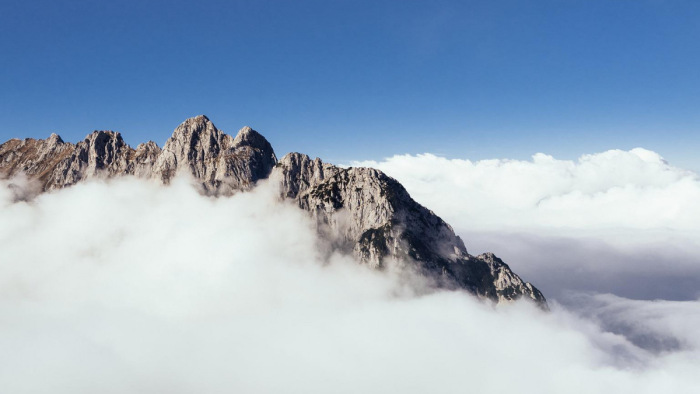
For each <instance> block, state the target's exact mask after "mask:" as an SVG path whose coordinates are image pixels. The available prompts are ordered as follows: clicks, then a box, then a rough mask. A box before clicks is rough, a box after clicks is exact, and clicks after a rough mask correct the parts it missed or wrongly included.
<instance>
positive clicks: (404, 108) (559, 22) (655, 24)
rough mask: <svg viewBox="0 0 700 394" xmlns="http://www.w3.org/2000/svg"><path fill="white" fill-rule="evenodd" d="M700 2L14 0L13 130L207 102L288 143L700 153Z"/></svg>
mask: <svg viewBox="0 0 700 394" xmlns="http://www.w3.org/2000/svg"><path fill="white" fill-rule="evenodd" d="M698 43H700V2H697V1H680V0H679V1H674V0H634V1H625V0H617V1H590V0H586V1H584V0H580V1H579V0H552V1H547V0H542V1H518V0H504V1H430V2H428V1H423V2H414V1H198V2H186V1H175V0H169V1H109V2H107V1H32V2H27V1H17V0H2V1H1V2H0V53H1V54H2V56H0V70H2V72H1V73H0V116H2V118H3V119H4V120H3V122H2V125H1V126H0V139H2V140H3V141H4V140H6V139H8V138H11V137H40V138H44V137H46V136H47V135H48V134H49V133H51V132H57V133H59V134H60V135H61V136H63V138H64V139H65V140H68V141H73V142H75V141H77V140H79V139H82V138H83V137H84V136H85V135H86V134H87V133H89V132H90V131H92V130H94V129H111V130H117V131H121V132H122V133H123V134H124V137H125V139H126V141H127V142H128V143H130V144H131V145H133V146H135V145H136V144H138V143H139V142H142V141H145V140H148V139H151V140H154V141H156V142H157V143H158V144H159V145H162V144H163V143H164V142H165V140H166V138H167V137H168V136H169V135H170V134H171V133H172V130H173V129H174V128H175V127H176V126H177V125H178V124H179V123H180V122H181V121H183V120H184V119H185V118H187V117H190V116H195V115H198V114H206V115H208V116H209V118H210V119H212V121H213V122H214V123H215V124H216V125H217V126H218V127H219V128H221V129H223V130H224V131H226V132H228V133H235V132H236V130H237V129H239V128H240V127H242V126H243V125H250V126H251V127H253V128H255V129H257V130H258V131H260V132H261V133H262V134H264V135H265V136H266V137H267V138H268V139H269V140H270V142H271V143H272V144H273V146H274V147H275V150H276V151H277V153H278V155H279V156H281V155H283V154H284V153H286V152H289V151H301V152H305V153H308V154H310V155H312V156H321V157H322V158H324V159H326V160H329V161H335V162H347V161H349V160H365V159H381V158H383V157H386V156H390V155H393V154H399V153H422V152H432V153H435V154H438V155H443V156H447V157H459V158H469V159H482V158H493V157H501V158H504V157H509V158H527V157H529V156H530V155H532V154H533V153H536V152H544V153H548V154H552V155H554V156H556V157H559V158H575V157H577V156H578V155H580V154H583V153H593V152H599V151H603V150H607V149H612V148H621V149H630V148H634V147H637V146H641V147H645V148H647V149H651V150H654V151H657V152H659V153H660V154H662V155H663V156H664V157H666V158H667V159H668V160H669V161H671V163H672V164H676V165H679V166H684V167H686V168H692V169H695V170H700V158H699V157H698V155H697V154H696V151H697V148H698V147H699V146H700V133H699V131H700V98H699V97H700V96H699V95H700V93H699V92H700V71H699V70H700V44H698Z"/></svg>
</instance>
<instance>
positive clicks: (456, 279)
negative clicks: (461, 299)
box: [271, 153, 546, 305]
mask: <svg viewBox="0 0 700 394" xmlns="http://www.w3.org/2000/svg"><path fill="white" fill-rule="evenodd" d="M271 179H273V180H274V181H276V182H278V183H279V184H280V188H281V192H282V195H283V196H284V197H287V198H291V199H294V200H295V201H296V202H297V204H298V205H299V206H300V207H301V208H302V209H304V210H307V211H309V213H310V214H311V216H312V217H313V218H314V219H315V221H316V223H317V227H318V229H319V231H320V232H321V233H322V234H327V236H326V238H328V239H330V240H331V242H332V243H333V245H334V246H335V248H338V249H341V250H343V251H345V252H348V253H353V254H354V255H355V257H356V258H357V259H358V260H359V261H360V262H362V263H365V264H368V265H370V266H372V267H375V268H380V269H381V268H383V267H384V266H385V265H386V264H389V263H391V264H410V265H411V268H414V269H416V270H417V271H419V272H420V273H421V274H424V275H427V276H430V277H432V278H435V279H436V280H437V282H438V284H439V285H440V286H442V287H448V288H463V289H467V290H469V291H471V292H472V293H475V294H477V295H479V296H482V297H485V298H489V299H492V300H494V301H499V302H500V301H510V300H515V299H518V298H521V297H527V298H531V299H533V300H535V301H537V302H538V303H540V304H542V305H545V304H546V301H545V298H544V296H543V295H542V293H540V292H539V290H537V289H536V288H535V287H534V286H532V285H531V284H529V283H526V282H524V281H523V280H522V279H521V278H520V277H519V276H518V275H516V274H515V273H514V272H513V271H511V269H510V268H509V267H508V265H506V264H505V263H503V261H501V260H500V259H498V258H497V257H495V256H494V255H493V254H484V255H480V256H471V255H469V253H467V249H466V247H465V246H464V242H463V241H462V239H461V238H460V237H459V236H457V235H455V233H454V231H453V230H452V228H451V227H450V226H449V225H448V224H447V223H445V222H444V221H443V220H442V219H440V218H439V217H438V216H437V215H435V214H434V213H433V212H432V211H430V210H428V209H427V208H425V207H423V206H422V205H420V204H418V203H417V202H415V201H414V200H413V199H412V198H411V197H410V195H409V194H408V192H407V191H406V189H404V187H403V186H402V185H401V184H400V183H399V182H397V181H396V180H395V179H393V178H391V177H389V176H387V175H386V174H384V173H382V172H381V171H379V170H376V169H372V168H340V167H336V166H333V165H329V164H325V163H323V162H322V161H321V160H320V159H318V158H317V159H315V160H311V159H310V158H309V157H308V156H306V155H303V154H299V153H290V154H288V155H286V156H285V157H283V158H282V159H281V160H280V162H279V163H277V165H276V166H275V169H274V170H273V171H272V174H271Z"/></svg>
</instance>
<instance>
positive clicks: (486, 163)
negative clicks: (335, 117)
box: [353, 148, 700, 233]
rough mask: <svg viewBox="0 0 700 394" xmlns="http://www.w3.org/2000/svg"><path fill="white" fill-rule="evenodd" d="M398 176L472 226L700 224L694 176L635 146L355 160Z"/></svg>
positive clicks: (452, 218)
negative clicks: (561, 154)
mask: <svg viewBox="0 0 700 394" xmlns="http://www.w3.org/2000/svg"><path fill="white" fill-rule="evenodd" d="M353 165H355V166H369V167H375V168H379V169H381V170H383V171H384V172H386V173H387V174H389V175H391V176H393V177H395V178H396V179H398V180H399V181H400V182H401V183H403V185H404V186H405V187H406V188H407V190H408V191H409V192H410V193H411V194H412V196H413V197H414V198H415V199H416V200H417V201H418V202H420V203H422V204H424V205H426V206H428V207H430V208H431V209H433V210H435V211H436V212H437V213H438V214H439V215H441V216H444V217H445V218H446V219H447V220H448V222H454V223H457V224H459V225H465V226H466V225H468V226H469V227H468V228H470V229H474V230H488V229H498V230H503V229H506V228H507V229H511V230H518V229H527V230H528V231H532V230H538V231H540V232H547V233H553V232H559V231H561V229H562V228H564V229H570V230H568V231H573V229H575V230H576V231H580V230H582V229H583V230H586V229H593V230H596V231H601V230H605V229H620V228H623V229H625V228H628V229H635V230H637V229H672V230H678V231H692V232H698V231H699V230H700V206H698V204H696V201H698V199H700V179H698V176H697V174H695V173H693V172H690V171H686V170H683V169H680V168H676V167H673V166H671V165H669V164H668V163H666V161H664V160H663V158H662V157H661V156H659V155H658V154H656V153H654V152H651V151H648V150H645V149H641V148H637V149H633V150H631V151H620V150H610V151H607V152H603V153H598V154H592V155H584V156H582V157H581V158H579V159H578V161H576V162H574V161H570V160H557V159H555V158H553V157H552V156H548V155H545V154H542V153H538V154H536V155H534V156H533V157H532V160H531V161H519V160H507V159H499V160H482V161H477V162H472V161H469V160H460V159H446V158H443V157H437V156H435V155H432V154H423V155H417V156H411V155H402V156H394V157H391V158H388V159H386V160H384V161H382V162H374V161H368V162H355V163H353Z"/></svg>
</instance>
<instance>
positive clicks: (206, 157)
mask: <svg viewBox="0 0 700 394" xmlns="http://www.w3.org/2000/svg"><path fill="white" fill-rule="evenodd" d="M177 173H186V174H191V175H192V177H193V179H194V180H195V181H196V182H197V183H198V184H199V185H200V186H201V190H202V192H203V193H205V194H208V195H217V196H218V195H231V194H233V193H235V192H238V191H242V190H248V189H250V188H252V187H253V186H254V185H255V183H256V182H257V181H258V180H261V179H266V178H270V179H271V180H272V181H273V182H276V183H278V184H279V186H280V192H281V194H282V197H283V198H287V199H292V200H294V201H295V202H296V204H297V205H298V206H299V207H300V208H302V209H304V210H306V211H308V212H309V214H310V215H311V217H312V218H313V219H314V220H315V222H316V224H317V228H318V232H319V234H321V236H323V237H324V238H325V239H327V240H328V241H329V242H330V243H331V245H332V246H333V248H334V249H335V250H340V251H344V252H347V253H352V254H353V255H354V256H355V257H356V258H357V260H358V261H360V262H361V263H363V264H368V265H370V266H371V267H374V268H377V269H382V268H383V267H385V266H386V265H387V264H389V263H395V264H404V265H410V268H413V269H414V270H416V271H418V272H420V273H422V274H424V275H427V276H430V277H431V278H434V279H435V280H436V283H437V285H438V286H440V287H445V288H461V289H465V290H468V291H470V292H472V293H474V294H476V295H478V296H480V297H483V298H487V299H491V300H494V301H497V302H503V301H511V300H515V299H518V298H521V297H526V298H530V299H532V300H534V301H536V302H537V303H539V304H540V305H541V306H542V307H543V308H546V301H545V298H544V296H543V295H542V293H540V291H539V290H537V289H536V288H535V287H534V286H532V285H531V284H530V283H526V282H524V281H522V280H521V279H520V277H519V276H518V275H516V274H515V273H513V271H512V270H511V269H510V268H509V267H508V265H507V264H505V263H504V262H503V261H501V260H500V259H499V258H497V257H496V256H494V255H493V254H490V253H487V254H483V255H480V256H471V255H470V254H469V253H467V249H466V247H465V246H464V242H462V240H461V239H460V238H459V237H458V236H457V235H455V233H454V231H453V230H452V228H451V227H450V226H449V225H448V224H447V223H445V222H444V221H443V220H442V219H440V218H439V217H438V216H437V215H435V214H434V213H433V212H432V211H430V210H428V209H427V208H425V207H423V206H422V205H420V204H418V203H417V202H415V201H414V200H413V199H412V198H411V197H410V195H409V194H408V192H407V191H406V189H404V187H403V186H401V184H400V183H399V182H397V181H396V180H395V179H393V178H391V177H389V176H387V175H385V174H384V173H382V172H381V171H378V170H375V169H372V168H340V167H336V166H334V165H331V164H327V163H323V162H322V161H321V160H320V159H318V158H317V159H315V160H311V159H310V158H309V157H308V156H306V155H303V154H299V153H290V154H288V155H286V156H285V157H283V158H282V159H281V160H280V161H279V162H277V158H276V156H275V153H274V151H273V149H272V146H271V145H270V143H269V142H268V141H267V140H266V139H265V138H264V137H263V136H262V135H260V134H259V133H258V132H256V131H255V130H253V129H251V128H250V127H244V128H242V129H241V130H240V131H239V132H238V134H237V135H236V137H235V138H234V137H231V136H230V135H227V134H225V133H223V132H221V131H220V130H218V129H217V128H216V127H215V126H214V124H213V123H212V122H211V121H210V120H209V119H208V118H207V117H206V116H203V115H200V116H197V117H194V118H190V119H187V120H186V121H185V122H183V123H182V124H181V125H180V126H178V127H177V128H176V129H175V131H174V132H173V135H172V136H171V137H170V138H169V139H168V140H167V141H166V143H165V145H164V147H163V149H161V148H159V147H158V146H157V145H156V144H155V143H154V142H152V141H149V142H147V143H143V144H140V145H139V146H138V147H137V148H136V149H135V150H134V149H133V148H131V147H130V146H129V145H127V144H125V143H124V141H123V139H122V137H121V135H120V134H119V133H116V132H112V131H95V132H93V133H92V134H90V135H88V136H87V137H86V138H85V139H84V140H83V141H80V142H78V143H77V144H75V145H73V144H70V143H66V142H64V141H63V140H61V138H60V137H59V136H57V135H56V134H52V135H51V136H50V137H49V138H48V139H46V140H34V139H25V140H17V139H12V140H9V141H7V142H5V143H4V144H2V145H0V176H1V177H4V178H9V177H14V176H18V175H20V174H23V175H25V176H27V177H28V178H29V179H32V180H35V181H36V182H37V183H38V184H39V185H40V187H41V190H42V191H48V190H54V189H60V188H63V187H66V186H70V185H73V184H75V183H77V182H80V181H83V180H88V179H94V178H111V177H116V176H123V175H133V176H137V177H140V178H149V179H155V180H159V181H161V182H163V183H164V184H168V183H169V182H170V181H171V179H172V178H173V177H174V176H175V174H177Z"/></svg>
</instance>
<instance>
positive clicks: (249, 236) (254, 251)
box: [0, 150, 700, 393]
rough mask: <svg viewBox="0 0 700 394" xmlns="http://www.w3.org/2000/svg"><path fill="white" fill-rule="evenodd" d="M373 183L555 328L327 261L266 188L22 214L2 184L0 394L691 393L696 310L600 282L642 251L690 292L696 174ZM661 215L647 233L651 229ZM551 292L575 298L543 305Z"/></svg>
mask: <svg viewBox="0 0 700 394" xmlns="http://www.w3.org/2000/svg"><path fill="white" fill-rule="evenodd" d="M616 156H617V157H618V158H616ZM634 157H638V159H635V158H634ZM431 163H432V164H431ZM605 163H610V164H608V165H607V166H606V164H605ZM621 163H626V164H625V165H626V167H620V165H621ZM372 164H373V165H376V166H377V167H379V168H381V169H383V170H385V171H386V172H388V173H389V174H390V175H392V176H394V177H396V178H398V179H399V180H400V181H402V182H404V184H405V185H406V187H407V189H408V190H409V192H411V194H412V195H413V196H414V197H415V198H416V199H417V200H418V201H419V202H421V203H423V204H425V205H426V206H428V207H430V208H431V209H434V210H435V211H436V213H438V214H439V215H441V216H443V218H445V219H446V220H448V222H451V223H452V224H453V226H454V227H455V229H456V230H457V232H458V233H459V234H460V235H462V236H463V238H464V239H465V242H466V244H467V247H468V248H470V249H471V251H472V252H478V251H479V250H475V249H478V248H486V247H488V248H489V249H490V250H492V251H494V252H496V254H497V255H500V256H502V257H504V258H506V261H507V262H508V263H510V264H511V266H512V268H513V269H514V270H515V271H516V272H518V273H521V274H523V276H524V277H525V279H527V280H530V281H532V282H533V283H534V284H535V285H537V286H539V287H540V288H542V289H543V290H544V291H545V295H546V296H549V299H550V306H551V309H552V310H551V312H543V311H541V310H539V309H538V308H536V307H535V306H533V305H532V304H530V303H528V302H518V303H514V304H510V305H502V306H499V307H494V306H492V305H490V304H488V303H484V302H481V301H479V300H477V299H475V298H474V297H472V296H470V295H469V294H466V293H463V292H448V291H427V290H426V288H425V287H424V286H423V284H422V282H421V281H420V279H419V278H415V277H411V276H410V275H406V274H404V273H396V272H377V271H373V270H370V269H367V268H366V267H364V266H360V265H358V264H356V263H355V262H354V261H353V260H352V259H351V258H350V257H348V256H342V255H330V256H329V255H328V253H327V248H326V245H324V243H323V240H320V239H319V238H318V237H317V236H316V234H315V230H314V228H313V226H312V223H311V222H310V220H309V218H308V217H307V216H306V215H305V213H304V212H303V211H301V210H299V209H298V208H296V207H295V206H294V205H292V204H291V203H288V202H281V201H279V199H278V193H277V191H276V190H275V188H274V186H273V185H271V184H267V183H263V184H261V185H260V186H258V187H257V188H256V189H255V190H253V191H252V192H247V193H239V194H237V195H235V196H233V197H230V198H211V197H206V196H202V195H200V194H199V193H197V191H196V190H195V188H194V187H192V186H191V185H190V184H189V182H188V181H187V180H186V179H178V180H176V181H175V182H174V183H173V184H172V185H170V186H167V187H164V186H160V185H156V184H154V183H151V182H148V181H143V180H136V179H132V178H123V179H118V180H114V181H110V182H91V183H85V184H79V185H76V186H74V187H71V188H68V189H64V190H61V191H58V192H53V193H47V194H42V195H39V196H37V197H36V198H33V199H30V200H29V201H22V200H20V201H17V196H18V188H17V186H14V187H9V185H10V184H11V183H12V182H14V183H15V184H17V181H12V182H10V181H0V182H2V183H1V184H0V349H3V351H2V352H0V366H2V367H1V368H0V388H1V390H0V391H2V392H8V393H25V392H26V393H29V392H31V393H94V392H99V393H111V392H114V393H123V392H136V393H139V392H148V393H153V392H168V393H191V392H202V393H218V392H222V393H224V392H225V393H231V392H236V393H248V392H254V393H280V392H284V393H321V392H323V393H326V392H333V393H357V392H366V393H375V392H377V393H379V392H382V393H384V392H406V393H413V392H416V393H417V392H421V393H424V392H440V393H443V392H444V393H452V392H454V393H464V392H479V393H502V392H512V391H518V392H526V393H530V392H532V393H562V392H566V393H600V392H615V393H646V392H673V393H697V392H699V390H700V375H698V374H697V371H698V368H700V335H699V334H698V331H697V327H698V324H700V301H698V300H697V297H696V296H697V293H695V294H693V295H692V296H691V293H692V292H690V290H684V291H680V292H675V293H674V292H673V291H671V293H673V294H674V297H668V298H667V299H665V300H659V299H657V300H655V299H656V298H664V297H654V296H653V294H652V292H651V291H646V292H643V293H644V294H645V296H644V297H632V296H630V295H628V294H625V293H624V291H622V292H616V291H613V290H611V291H599V290H600V289H599V285H597V284H596V283H595V282H596V281H598V280H600V278H604V277H607V276H609V277H610V278H611V279H610V280H609V282H610V288H614V287H615V286H618V285H619V286H621V288H624V283H623V282H624V280H623V279H624V278H622V277H621V276H620V275H621V273H624V272H626V270H630V268H631V267H630V265H632V264H633V263H630V262H626V261H617V260H614V259H613V260H605V259H612V258H613V257H615V256H618V257H619V256H623V257H624V256H628V257H630V258H640V259H641V257H642V256H641V254H642V253H641V252H640V253H637V252H636V251H635V248H637V247H645V248H646V249H643V250H644V251H646V252H645V253H652V255H653V253H659V255H663V256H667V257H665V260H661V263H663V264H667V265H668V266H667V267H666V269H667V270H669V271H670V272H676V273H677V274H678V275H681V276H682V275H685V277H686V278H687V279H688V278H689V280H690V281H691V282H692V281H693V280H696V279H697V276H695V275H696V273H697V262H698V260H692V259H691V260H686V261H676V260H674V259H672V258H671V257H673V256H681V255H683V254H686V255H687V256H688V257H689V258H697V256H698V254H697V253H696V252H697V249H696V248H695V245H694V243H693V242H692V241H693V240H692V235H693V234H695V231H696V229H695V228H694V222H693V220H692V218H690V219H689V218H688V217H687V216H685V215H697V214H698V211H697V208H694V207H693V206H692V204H691V203H690V198H692V196H693V193H697V190H700V188H698V180H697V177H696V176H695V175H694V174H692V173H689V172H685V171H682V170H680V169H675V168H673V167H670V166H668V165H667V164H666V163H664V162H663V160H661V158H660V157H658V155H655V154H653V153H652V152H648V151H642V150H635V151H631V152H617V151H615V152H612V153H611V152H606V153H603V154H600V155H592V156H587V157H584V158H582V159H581V160H579V162H565V161H557V160H555V159H553V158H550V157H545V156H542V155H538V156H536V157H535V158H534V159H533V161H532V162H516V161H489V162H477V163H471V162H468V161H452V160H446V159H441V158H437V157H435V156H430V155H422V156H397V157H395V158H392V159H388V160H386V161H384V162H381V163H372ZM431 166H433V168H430V167H431ZM611 169H615V171H617V172H616V173H610V171H611ZM596 173H597V175H596ZM441 174H442V175H441ZM644 174H646V175H644ZM596 176H598V177H601V179H596ZM615 179H618V181H617V182H616V181H615ZM565 180H566V182H565ZM674 191H676V192H674ZM681 191H682V192H683V193H686V194H684V195H678V194H679V193H680V192H681ZM501 192H503V193H505V194H503V195H502V194H501ZM624 199H628V201H627V202H625V201H624ZM664 199H666V200H665V201H664ZM576 201H579V202H586V203H587V204H589V205H587V207H588V208H585V206H584V207H583V208H582V207H581V206H579V205H577V204H578V203H577V202H576ZM635 204H636V205H637V206H638V207H646V209H645V210H642V212H637V213H635V210H634V209H633V208H632V207H633V206H634V205H635ZM668 204H679V205H677V206H675V207H669V206H668ZM683 204H685V205H683ZM567 206H568V207H570V208H571V209H574V210H578V211H574V212H569V211H567V209H566V207H567ZM656 206H658V207H659V209H661V208H663V210H662V211H659V212H658V215H660V216H655V215H654V214H653V212H647V211H649V210H653V209H655V208H653V207H656ZM601 207H607V208H606V209H608V211H607V215H606V214H605V213H601V212H598V211H597V210H596V209H598V208H601ZM652 208H653V209H652ZM491 209H492V210H493V217H492V216H491V215H490V213H489V212H488V211H489V210H491ZM586 209H591V210H592V211H591V212H590V213H587V214H585V213H586ZM684 209H687V210H688V211H687V212H686V213H685V214H684V213H683V212H681V211H683V210H684ZM576 212H579V213H580V214H582V215H583V214H585V215H584V216H585V217H580V218H579V217H578V216H577V215H578V214H577V213H576ZM625 212H626V213H627V214H626V215H628V216H625ZM674 212H675V213H674ZM610 215H617V216H615V217H617V218H618V219H619V222H615V221H614V220H613V218H612V217H611V216H610ZM633 215H643V217H646V218H648V221H645V220H643V219H639V218H638V217H637V218H636V219H635V218H632V216H633ZM644 215H646V216H644ZM674 215H675V216H674ZM635 217H636V216H635ZM567 218H568V219H567ZM674 218H675V219H674ZM696 218H697V216H696ZM627 219H632V220H630V221H627ZM499 220H503V226H499V224H498V221H499ZM695 223H697V222H695ZM638 232H640V233H641V235H639V238H637V237H636V235H635V234H637V233H638ZM669 232H670V233H672V234H673V236H671V235H669ZM473 234H486V235H483V236H482V237H481V238H478V237H477V238H473V237H472V235H473ZM653 234H660V235H653ZM663 237H669V238H668V240H669V242H675V244H666V243H665V242H666V240H667V239H666V238H663ZM518 240H519V241H518ZM656 241H658V246H655V245H656V243H655V242H656ZM669 245H674V246H669ZM550 247H554V249H553V250H552V251H551V253H552V255H554V256H555V257H556V258H549V257H548V256H545V255H546V254H547V251H548V248H550ZM677 248H680V249H683V250H669V249H677ZM484 250H485V249H484ZM528 252H533V253H539V254H537V255H536V256H538V257H539V258H540V259H539V260H538V259H536V258H532V257H529V256H526V255H524V253H528ZM595 253H599V254H601V255H602V256H601V260H595V261H593V260H591V257H592V254H595ZM625 253H628V255H625ZM663 256H662V257H663ZM668 256H670V257H668ZM535 260H537V261H535ZM577 264H584V266H583V267H576V265H577ZM635 264H639V265H640V266H639V267H638V268H639V275H640V277H642V278H644V280H647V279H648V278H649V277H652V276H654V275H657V274H658V273H659V272H661V271H662V269H657V268H656V267H654V266H653V262H652V261H651V258H650V260H649V261H647V260H644V259H641V260H637V261H636V263H635ZM548 269H549V270H552V271H553V272H554V274H551V276H549V277H548V276H546V275H545V273H546V272H547V270H548ZM577 269H578V270H579V271H577ZM566 272H568V273H569V274H568V275H569V277H577V276H580V279H576V278H573V279H569V280H568V282H567V281H565V285H560V286H557V285H555V284H554V282H555V280H557V279H561V280H564V278H563V276H564V275H563V274H562V273H566ZM540 274H541V275H543V276H542V277H540V276H538V275H540ZM593 274H595V275H597V276H596V277H592V278H591V275H593ZM693 278H695V279H693ZM667 279H668V278H665V280H667ZM589 281H590V282H589ZM569 284H572V286H571V288H569V289H568V290H567V288H566V287H567V286H568V285H569ZM688 286H689V287H690V285H688ZM548 287H550V288H551V289H552V294H553V295H550V294H548V293H547V289H548ZM628 287H634V286H633V285H630V286H628ZM571 290H576V291H571ZM630 291H631V290H630ZM696 291H697V287H696ZM686 293H687V294H686ZM684 294H686V296H684ZM635 298H636V299H635Z"/></svg>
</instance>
